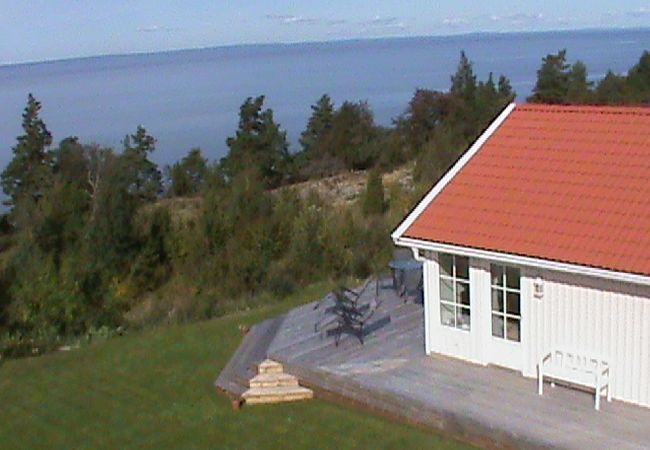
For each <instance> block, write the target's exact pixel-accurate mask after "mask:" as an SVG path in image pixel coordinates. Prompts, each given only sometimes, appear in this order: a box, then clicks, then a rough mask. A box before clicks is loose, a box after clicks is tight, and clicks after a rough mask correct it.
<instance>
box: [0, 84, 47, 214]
mask: <svg viewBox="0 0 650 450" xmlns="http://www.w3.org/2000/svg"><path fill="white" fill-rule="evenodd" d="M40 111H41V103H40V102H38V101H37V100H36V99H35V98H34V96H33V95H32V94H29V95H28V97H27V106H26V107H25V111H24V112H23V123H22V127H23V131H24V134H22V135H20V136H18V138H17V139H18V143H17V144H16V145H15V146H14V147H13V149H12V152H13V159H12V160H11V162H9V165H7V167H6V168H5V170H4V171H3V172H2V175H1V179H2V189H3V191H4V193H5V194H6V195H7V196H9V197H10V205H11V206H15V205H16V204H17V203H18V202H19V201H27V202H28V203H29V204H31V203H33V202H35V201H36V200H37V199H38V198H39V196H40V195H41V194H42V191H43V189H45V188H46V187H47V186H48V185H49V183H50V177H51V173H52V164H51V154H50V152H49V151H48V147H49V146H50V145H51V144H52V134H51V133H50V132H49V131H48V129H47V126H46V125H45V123H44V122H43V120H42V119H41V118H40V116H39V114H40Z"/></svg>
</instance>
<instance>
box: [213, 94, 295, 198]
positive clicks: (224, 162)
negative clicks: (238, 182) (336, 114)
mask: <svg viewBox="0 0 650 450" xmlns="http://www.w3.org/2000/svg"><path fill="white" fill-rule="evenodd" d="M263 105H264V96H263V95H261V96H259V97H257V98H255V99H253V98H252V97H249V98H248V99H246V101H245V102H244V104H243V105H242V106H241V108H240V110H239V128H238V129H237V132H236V134H235V136H234V137H229V138H228V139H227V140H226V144H227V145H228V147H229V149H230V151H229V152H228V155H227V156H226V157H224V158H222V159H221V163H220V165H221V168H222V169H223V172H224V173H225V175H226V176H227V178H228V179H229V180H232V179H234V177H236V176H237V174H238V173H240V172H242V171H243V170H245V169H247V168H248V167H254V168H256V169H257V170H258V172H259V173H260V174H261V176H262V179H263V181H264V184H265V185H266V186H267V187H275V186H278V185H280V184H281V183H282V181H283V180H284V179H285V178H287V177H288V176H290V174H289V173H288V168H289V163H290V159H291V157H290V154H289V150H288V148H289V144H288V143H287V135H286V132H285V131H283V130H281V129H280V126H279V125H278V124H277V123H276V122H275V120H274V119H273V110H271V109H266V110H262V107H263Z"/></svg>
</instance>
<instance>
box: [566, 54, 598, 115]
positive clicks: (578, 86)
mask: <svg viewBox="0 0 650 450" xmlns="http://www.w3.org/2000/svg"><path fill="white" fill-rule="evenodd" d="M592 85H593V83H592V82H590V81H587V66H586V65H585V64H584V63H583V62H582V61H576V62H575V64H573V65H572V66H571V70H569V77H568V86H567V95H566V100H567V102H568V103H571V104H585V103H590V102H591V95H592V92H591V88H592Z"/></svg>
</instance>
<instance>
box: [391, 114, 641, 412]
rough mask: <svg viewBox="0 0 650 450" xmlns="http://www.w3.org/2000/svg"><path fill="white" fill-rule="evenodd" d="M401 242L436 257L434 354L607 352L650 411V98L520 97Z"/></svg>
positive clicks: (399, 232) (504, 362) (431, 270)
mask: <svg viewBox="0 0 650 450" xmlns="http://www.w3.org/2000/svg"><path fill="white" fill-rule="evenodd" d="M392 239H393V241H394V242H395V244H396V245H399V246H404V247H409V248H410V249H412V251H413V252H414V255H415V256H416V258H418V259H420V260H423V261H424V266H423V273H424V297H425V301H424V313H425V349H426V352H427V354H431V353H437V354H443V355H447V356H451V357H455V358H460V359H463V360H467V361H471V362H474V363H478V364H482V365H487V364H491V365H497V366H502V367H504V368H508V369H512V370H514V371H517V372H520V373H521V374H522V375H523V376H525V377H535V376H537V367H538V364H539V362H540V359H541V358H542V357H543V356H544V355H545V354H547V353H548V352H553V351H555V350H556V349H566V348H569V349H573V350H574V351H575V352H579V353H581V354H582V353H584V354H588V355H599V356H598V357H599V358H602V359H603V360H605V361H607V363H608V364H609V367H610V370H611V389H612V391H611V392H612V395H613V397H614V398H615V399H619V400H623V401H627V402H631V403H635V404H638V405H643V406H646V407H650V108H632V107H595V106H555V105H529V104H523V105H515V104H511V105H509V106H508V107H507V108H506V109H505V110H504V111H503V112H502V113H501V114H500V115H499V116H498V117H497V118H496V120H495V121H494V122H493V123H492V124H491V125H490V126H489V127H488V128H487V130H486V131H485V132H484V133H483V134H482V135H481V136H480V137H479V138H478V140H477V141H476V142H475V143H474V144H473V145H472V146H471V147H470V148H469V149H468V151H467V152H466V153H465V154H464V155H463V156H462V157H461V158H460V159H459V160H458V161H457V163H456V164H455V165H454V166H453V167H452V168H451V170H450V171H449V172H448V173H447V174H446V175H445V176H444V177H443V178H442V179H441V180H440V181H439V182H438V183H437V184H436V185H435V186H434V187H433V189H432V190H431V191H430V192H429V193H428V194H427V195H426V196H425V197H424V198H423V199H422V201H421V202H420V203H419V204H418V205H417V206H416V207H415V208H414V209H413V210H412V212H411V213H410V214H409V215H408V216H407V217H406V219H405V220H404V221H403V223H401V224H400V225H399V227H398V228H397V229H396V230H395V231H394V232H393V234H392Z"/></svg>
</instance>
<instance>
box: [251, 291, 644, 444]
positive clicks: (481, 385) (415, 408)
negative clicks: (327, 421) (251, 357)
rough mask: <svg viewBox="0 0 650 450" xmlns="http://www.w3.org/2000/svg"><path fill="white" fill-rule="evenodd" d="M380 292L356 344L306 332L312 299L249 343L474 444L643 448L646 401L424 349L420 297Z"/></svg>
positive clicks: (367, 404)
mask: <svg viewBox="0 0 650 450" xmlns="http://www.w3.org/2000/svg"><path fill="white" fill-rule="evenodd" d="M373 291H374V290H373ZM373 293H374V292H373ZM380 298H381V301H382V303H381V307H380V309H379V310H378V312H377V314H375V316H373V317H375V318H376V319H375V323H374V327H372V326H371V328H374V329H373V330H372V331H371V332H370V333H369V334H368V335H367V336H366V340H365V345H363V346H362V345H361V344H360V343H359V341H358V340H357V338H356V337H354V336H346V337H345V338H343V340H342V341H341V343H340V345H339V346H338V347H336V346H335V345H334V338H333V337H328V336H322V335H320V334H319V333H315V332H314V323H315V322H316V320H317V318H318V314H319V312H318V311H319V310H320V308H318V309H314V305H315V304H313V303H312V304H308V305H304V306H301V307H299V308H296V309H294V310H292V311H290V312H289V313H288V314H287V315H286V316H283V317H282V318H280V319H277V320H276V321H275V322H273V326H272V327H269V328H268V329H267V333H266V334H264V333H260V334H261V335H264V336H265V337H264V339H258V340H257V341H258V342H259V344H258V346H261V347H260V348H262V347H264V348H266V353H267V356H268V357H270V358H272V359H274V360H277V361H279V362H281V363H282V364H283V365H284V367H285V371H286V372H288V373H291V374H293V375H295V376H297V377H298V378H299V379H300V382H301V384H303V385H305V386H307V387H310V388H312V389H313V390H314V391H315V393H316V396H320V397H322V398H327V399H331V400H335V401H339V402H343V403H348V404H353V405H356V406H359V407H362V408H365V409H368V410H371V411H374V412H377V413H379V414H382V415H385V416H388V417H391V418H393V419H398V420H403V421H405V422H408V423H412V424H414V425H418V426H423V427H427V428H432V429H435V430H437V431H438V432H441V433H443V434H447V435H450V436H453V437H456V438H458V439H461V440H464V441H466V442H470V443H474V444H477V445H480V446H484V447H493V448H504V447H510V448H515V447H516V448H521V447H525V448H552V447H557V448H571V449H585V448H589V449H600V448H602V449H613V448H616V449H642V448H645V449H647V448H650V409H646V408H641V407H636V406H633V405H629V404H625V403H622V402H617V401H614V402H612V403H607V402H604V403H603V404H602V406H601V411H600V412H597V411H595V410H594V409H593V396H592V395H590V394H589V393H585V392H581V391H577V390H573V389H567V388H563V387H556V388H554V389H553V388H550V387H549V388H547V389H545V395H544V396H543V397H540V396H538V395H537V391H536V381H535V380H533V379H528V378H524V377H522V376H521V375H520V374H517V373H515V372H512V371H509V370H506V369H501V368H498V367H492V366H488V367H483V366H477V365H473V364H469V363H465V362H462V361H459V360H455V359H451V358H444V357H440V356H426V355H425V354H424V336H423V334H424V325H423V311H422V306H421V305H417V304H404V303H402V302H401V301H400V300H399V299H398V298H397V297H396V295H395V293H394V291H393V290H392V289H390V288H388V287H385V288H383V289H381V290H380ZM321 308H322V306H321ZM269 330H271V331H273V333H271V332H269ZM271 334H274V336H273V338H272V340H270V342H269V339H268V338H269V336H270V335H271ZM649 382H650V381H649Z"/></svg>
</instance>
